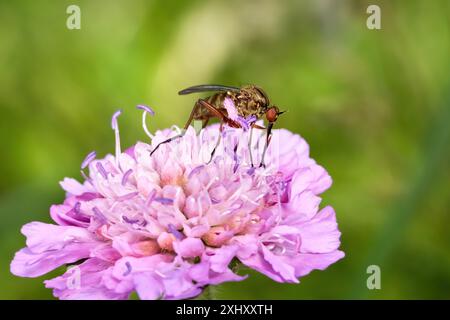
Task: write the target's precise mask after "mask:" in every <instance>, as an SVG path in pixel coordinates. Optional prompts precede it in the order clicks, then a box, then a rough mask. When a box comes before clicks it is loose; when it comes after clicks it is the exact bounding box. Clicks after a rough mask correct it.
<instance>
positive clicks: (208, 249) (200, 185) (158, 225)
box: [11, 107, 344, 299]
mask: <svg viewBox="0 0 450 320" xmlns="http://www.w3.org/2000/svg"><path fill="white" fill-rule="evenodd" d="M141 109H143V110H144V112H148V111H146V109H145V108H143V107H141ZM118 115H119V114H115V117H114V119H113V120H114V121H113V128H114V129H115V130H116V138H117V140H118V126H117V116H118ZM143 121H144V123H145V116H144V118H143ZM145 130H146V132H148V130H147V128H146V127H145ZM148 134H149V135H151V134H150V133H148ZM174 134H176V133H174V132H173V131H172V130H164V131H162V132H157V133H156V134H155V135H154V136H153V135H151V138H153V139H152V143H151V144H147V143H143V142H138V143H137V144H136V145H135V146H133V147H132V148H130V149H128V150H126V151H125V152H123V153H122V152H120V141H118V142H117V145H116V148H117V149H116V156H112V155H108V156H106V157H105V158H104V159H100V160H95V159H94V158H95V154H90V156H88V157H87V159H86V160H85V161H84V162H83V166H87V167H88V168H89V175H88V176H87V177H86V178H87V179H86V181H84V182H83V183H79V182H77V181H76V180H74V179H69V178H66V179H64V180H63V181H62V182H61V186H62V187H63V188H64V190H65V191H66V192H67V197H66V199H65V201H64V203H63V204H59V205H53V206H52V207H51V209H50V214H51V217H52V219H53V220H54V221H55V222H56V223H57V225H53V224H45V223H41V222H31V223H29V224H27V225H25V226H24V227H23V228H22V233H23V234H24V235H25V236H26V237H27V247H26V248H24V249H22V250H20V251H18V252H17V253H16V255H15V257H14V260H13V261H12V263H11V272H12V273H14V274H15V275H18V276H22V277H37V276H41V275H43V274H45V273H47V272H49V271H51V270H53V269H55V268H57V267H59V266H61V265H65V264H71V263H76V262H77V263H79V264H78V265H77V268H78V269H77V272H79V282H78V283H77V284H76V285H71V283H72V282H71V281H73V280H74V271H73V269H71V270H68V271H67V272H66V273H65V274H64V275H62V276H60V277H57V278H55V279H52V280H47V281H45V284H46V287H48V288H52V289H53V292H54V295H55V296H56V297H58V298H60V299H126V298H127V297H128V296H129V295H130V293H132V292H133V291H136V292H137V293H138V295H139V297H140V298H141V299H159V298H164V299H184V298H192V297H195V296H197V295H199V294H200V293H201V292H202V290H203V289H204V288H205V287H206V286H208V285H217V284H220V283H222V282H226V281H240V280H243V279H245V276H239V275H237V274H235V273H234V271H233V270H231V269H230V268H231V262H232V261H233V260H236V261H240V262H241V263H243V264H245V265H247V266H248V267H250V268H253V269H255V270H257V271H259V272H261V273H263V274H265V275H267V276H268V277H270V278H272V279H273V280H275V281H278V282H291V283H297V282H298V278H299V277H302V276H304V275H306V274H308V273H309V272H311V271H312V270H315V269H319V270H323V269H325V268H327V267H328V266H329V265H330V264H332V263H334V262H336V261H337V260H339V259H341V258H342V257H343V256H344V253H343V252H342V251H339V250H338V248H339V245H340V241H339V237H340V232H339V230H338V227H337V223H336V217H335V213H334V210H333V208H331V207H329V206H328V207H325V208H323V209H321V210H320V209H319V204H320V201H321V198H320V197H319V195H320V193H322V192H323V191H325V190H326V189H328V188H329V187H330V185H331V178H330V176H329V175H328V174H327V172H326V171H325V170H324V169H323V168H322V167H321V166H319V165H317V164H316V163H315V161H314V160H312V159H311V158H310V157H309V150H308V145H307V144H306V142H305V141H304V140H303V139H302V138H301V137H300V136H298V135H295V134H292V133H291V132H289V131H287V130H283V129H281V130H275V131H274V135H273V138H272V140H271V143H270V145H269V148H268V151H267V156H266V161H265V163H266V167H258V164H259V162H258V161H259V159H260V156H261V153H262V150H263V147H264V132H262V131H261V132H257V131H256V130H254V133H253V143H252V147H251V152H252V159H253V163H254V164H255V166H254V167H252V166H251V162H250V153H249V149H248V138H249V131H247V130H242V129H230V128H227V129H225V131H224V132H222V133H220V134H222V142H221V145H220V147H219V148H218V149H217V151H216V153H215V155H214V157H213V159H211V161H210V156H211V150H212V148H213V147H214V144H215V141H216V140H217V137H218V134H219V130H218V126H217V125H213V126H210V127H208V128H207V129H205V130H202V131H201V133H200V134H196V132H195V131H194V129H193V128H189V129H188V130H187V132H186V133H185V135H184V137H182V138H180V139H178V140H175V141H173V142H171V143H169V144H164V145H161V147H160V148H159V149H158V150H157V151H156V152H155V153H154V154H153V155H152V156H150V153H151V151H152V150H153V148H154V147H155V146H156V145H157V144H158V143H159V142H160V141H163V140H165V139H166V138H167V137H169V136H173V135H174Z"/></svg>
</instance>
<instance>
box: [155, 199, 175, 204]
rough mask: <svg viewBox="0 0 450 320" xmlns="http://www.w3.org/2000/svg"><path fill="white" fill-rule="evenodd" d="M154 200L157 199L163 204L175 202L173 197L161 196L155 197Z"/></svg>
mask: <svg viewBox="0 0 450 320" xmlns="http://www.w3.org/2000/svg"><path fill="white" fill-rule="evenodd" d="M153 200H154V201H157V202H159V203H161V204H167V205H168V204H173V199H170V198H163V197H159V198H155V199H153Z"/></svg>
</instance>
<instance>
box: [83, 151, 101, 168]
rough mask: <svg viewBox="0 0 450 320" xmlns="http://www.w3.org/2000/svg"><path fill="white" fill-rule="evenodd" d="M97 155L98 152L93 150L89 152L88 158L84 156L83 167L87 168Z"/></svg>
mask: <svg viewBox="0 0 450 320" xmlns="http://www.w3.org/2000/svg"><path fill="white" fill-rule="evenodd" d="M96 156H97V153H96V152H95V151H92V152H91V153H89V154H88V155H87V156H86V158H84V160H83V162H82V163H81V169H84V168H86V167H87V166H88V165H89V163H91V161H92V160H94V159H95V157H96Z"/></svg>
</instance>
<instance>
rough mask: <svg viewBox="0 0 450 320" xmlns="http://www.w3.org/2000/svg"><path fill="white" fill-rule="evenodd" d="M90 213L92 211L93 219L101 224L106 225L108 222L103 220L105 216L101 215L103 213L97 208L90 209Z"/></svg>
mask: <svg viewBox="0 0 450 320" xmlns="http://www.w3.org/2000/svg"><path fill="white" fill-rule="evenodd" d="M92 211H94V214H95V217H96V218H97V219H98V220H99V221H100V222H101V223H106V222H107V221H108V220H107V219H106V218H105V216H104V215H103V213H102V212H101V211H100V210H99V209H98V208H97V207H94V208H92Z"/></svg>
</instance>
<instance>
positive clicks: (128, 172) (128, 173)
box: [122, 169, 133, 186]
mask: <svg viewBox="0 0 450 320" xmlns="http://www.w3.org/2000/svg"><path fill="white" fill-rule="evenodd" d="M132 172H133V169H128V170H127V172H125V173H124V175H123V177H122V186H125V184H126V183H127V181H128V177H129V176H130V174H131V173H132Z"/></svg>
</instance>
